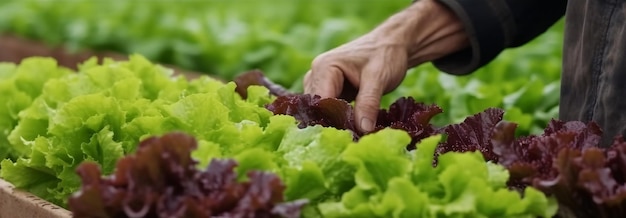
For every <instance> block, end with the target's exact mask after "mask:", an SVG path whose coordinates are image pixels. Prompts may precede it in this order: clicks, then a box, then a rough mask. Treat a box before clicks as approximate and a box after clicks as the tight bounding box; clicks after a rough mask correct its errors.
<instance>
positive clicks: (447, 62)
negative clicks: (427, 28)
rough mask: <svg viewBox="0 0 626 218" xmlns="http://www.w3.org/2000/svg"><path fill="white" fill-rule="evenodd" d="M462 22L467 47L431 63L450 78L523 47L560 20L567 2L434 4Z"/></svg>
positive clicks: (461, 0) (449, 0)
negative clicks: (503, 51)
mask: <svg viewBox="0 0 626 218" xmlns="http://www.w3.org/2000/svg"><path fill="white" fill-rule="evenodd" d="M437 1H439V2H440V3H443V4H444V5H446V6H448V7H449V8H450V9H451V10H452V11H454V13H456V14H457V16H458V17H459V18H460V20H461V22H463V26H464V27H465V30H466V32H467V34H468V36H469V41H470V47H468V48H466V49H464V50H461V51H459V52H456V53H453V54H450V55H447V56H445V57H443V58H440V59H437V60H435V61H433V63H434V65H435V66H436V67H437V68H439V69H440V70H442V71H444V72H446V73H450V74H459V75H461V74H468V73H471V72H473V71H475V70H476V69H478V68H480V67H482V66H483V65H485V64H487V63H489V62H490V61H491V60H493V59H494V58H495V57H496V56H497V55H498V54H499V53H500V52H501V51H502V50H504V49H505V48H510V47H516V46H520V45H523V44H524V43H526V42H528V41H530V40H531V39H533V38H535V37H536V36H538V35H540V34H542V33H543V32H545V31H546V30H547V29H548V28H549V27H550V26H552V25H553V24H554V23H555V22H556V21H558V20H559V19H560V18H561V17H563V15H564V13H565V8H566V5H567V0H437Z"/></svg>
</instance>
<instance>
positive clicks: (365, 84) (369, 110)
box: [354, 73, 383, 133]
mask: <svg viewBox="0 0 626 218" xmlns="http://www.w3.org/2000/svg"><path fill="white" fill-rule="evenodd" d="M364 75H368V74H366V73H364ZM382 94H383V88H382V87H381V84H380V81H378V79H376V78H375V77H370V78H365V77H362V78H361V84H360V85H359V93H358V94H357V97H356V102H355V112H354V113H355V119H356V120H355V121H356V123H357V126H358V128H359V131H361V132H362V133H367V132H371V131H373V130H374V127H375V125H376V119H377V118H378V111H379V110H380V98H381V96H382Z"/></svg>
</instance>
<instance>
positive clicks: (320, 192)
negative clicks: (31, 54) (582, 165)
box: [0, 56, 557, 217]
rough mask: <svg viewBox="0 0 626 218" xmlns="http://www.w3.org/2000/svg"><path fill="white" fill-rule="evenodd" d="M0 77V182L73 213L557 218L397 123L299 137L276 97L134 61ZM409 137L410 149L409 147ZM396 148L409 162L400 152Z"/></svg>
mask: <svg viewBox="0 0 626 218" xmlns="http://www.w3.org/2000/svg"><path fill="white" fill-rule="evenodd" d="M0 70H1V71H0V72H1V73H0V92H1V93H2V96H7V98H6V103H4V104H3V107H2V108H1V110H0V118H2V119H1V121H2V122H1V123H0V124H1V126H0V128H2V131H0V132H2V133H3V134H4V135H3V137H2V139H3V141H2V144H0V146H2V147H1V149H0V150H2V151H10V152H9V153H6V154H3V155H4V157H2V158H3V159H4V160H3V161H2V163H1V167H2V168H0V176H1V177H2V178H3V179H5V180H7V181H9V182H11V183H13V184H14V185H15V186H16V187H18V188H20V189H24V190H26V191H29V192H32V193H34V194H36V195H37V196H40V197H42V198H44V199H46V200H49V201H51V202H53V203H55V204H58V205H61V206H63V207H68V206H69V208H70V209H72V210H74V211H76V213H77V214H84V212H85V211H86V212H87V213H89V212H93V213H96V215H93V216H98V215H102V213H109V216H129V217H136V216H141V215H155V214H156V215H160V216H174V215H185V216H187V215H188V216H193V215H198V216H204V215H206V214H214V215H224V216H229V215H233V214H239V215H246V214H247V215H250V214H255V215H257V212H258V215H259V216H265V215H267V216H284V217H294V216H296V217H297V216H301V217H442V216H451V217H456V216H479V217H509V216H523V217H537V216H540V217H550V216H553V215H554V214H555V213H556V211H557V202H556V201H555V198H554V197H551V196H546V195H545V194H543V193H542V192H541V191H539V190H540V189H536V188H534V187H530V186H528V187H520V188H519V189H516V190H512V189H510V188H509V187H508V186H507V181H510V180H509V177H511V176H510V175H509V171H507V169H506V168H505V167H503V166H502V165H498V164H496V161H486V160H492V158H491V157H489V156H483V154H482V153H481V152H478V151H475V152H471V151H466V152H462V153H461V152H455V151H454V150H452V151H450V152H443V151H440V148H441V145H442V143H449V141H450V140H449V138H450V135H449V134H446V133H445V132H441V131H440V128H437V127H435V126H433V125H431V124H428V120H427V119H422V118H419V121H421V122H425V123H424V125H422V124H419V123H414V124H412V125H411V126H409V129H403V130H401V129H397V128H395V129H394V125H401V124H399V123H398V121H404V120H407V119H406V117H403V116H405V115H402V114H398V113H396V112H388V113H387V116H388V117H387V118H388V121H389V123H388V127H391V128H380V129H379V131H377V132H376V133H373V134H367V135H365V134H360V133H357V132H355V131H352V130H350V129H345V128H344V129H342V128H336V127H324V125H315V126H308V125H302V123H301V121H300V119H301V118H302V117H301V116H291V115H278V114H274V113H273V112H272V111H275V110H274V109H272V107H274V108H280V107H277V106H278V105H281V101H283V100H281V99H283V98H284V97H275V96H273V95H271V94H270V93H276V92H275V91H270V90H269V89H267V88H265V87H262V86H250V87H247V88H246V89H245V90H246V97H245V98H242V97H241V95H240V94H239V93H238V92H237V86H236V84H235V83H234V82H229V83H222V82H219V81H217V80H214V79H211V78H209V77H201V78H199V79H196V80H192V81H189V80H186V79H185V78H183V77H173V76H172V72H171V70H168V69H166V68H162V67H160V66H158V65H154V64H152V63H151V62H149V61H148V60H147V59H145V58H143V57H141V56H131V57H130V60H129V61H121V62H114V61H110V60H105V61H104V63H103V64H98V63H97V61H96V60H95V59H92V60H90V61H88V62H86V63H84V64H83V65H81V67H80V70H79V71H78V72H71V71H69V70H67V69H64V68H61V67H58V66H56V64H55V62H54V60H51V59H45V58H31V59H27V60H25V61H24V62H23V63H21V64H20V65H15V64H6V63H5V64H1V65H0ZM239 90H241V89H239ZM305 99H307V98H306V97H305ZM308 99H309V100H312V101H317V100H320V99H318V98H315V97H311V96H309V98H308ZM316 99H317V100H316ZM336 102H339V104H338V103H333V102H332V101H331V102H330V104H331V105H330V106H331V107H330V108H331V110H327V111H326V113H327V114H328V115H332V114H333V113H339V114H343V115H346V114H348V113H349V111H350V110H351V109H350V105H349V104H347V103H345V102H341V101H336ZM318 103H320V104H322V105H323V104H324V102H323V101H319V102H318ZM341 104H343V105H344V106H341ZM272 105H274V106H272ZM394 105H399V106H392V107H391V109H390V110H397V109H396V108H400V110H404V109H406V108H407V107H408V108H411V109H412V110H411V111H410V112H411V113H405V114H406V115H408V114H413V115H410V116H412V117H415V118H418V117H419V116H418V115H414V114H415V113H413V112H416V113H417V114H422V115H420V116H427V117H432V116H434V115H435V114H437V113H436V112H437V111H438V109H437V107H436V106H430V107H425V108H427V109H428V110H429V111H430V112H424V111H423V109H424V107H421V106H420V105H423V104H419V103H415V102H414V101H412V100H411V99H408V98H403V99H400V100H399V101H398V102H397V104H394ZM336 106H338V107H336ZM266 107H267V108H266ZM296 108H302V109H304V110H306V109H307V107H296ZM287 111H290V110H287ZM307 111H308V110H307ZM407 112H409V111H407ZM381 113H383V114H384V113H385V112H381ZM319 116H320V115H319V114H318V115H314V116H312V118H315V117H319ZM347 117H350V116H347ZM333 119H339V120H343V121H344V122H347V124H348V125H350V124H349V118H346V117H344V118H341V116H331V117H330V118H323V117H322V119H321V120H322V121H319V122H318V124H323V121H324V120H326V121H328V122H330V120H332V121H333V122H334V121H335V120H333ZM409 120H410V119H409ZM326 121H324V122H326ZM469 122H472V121H469ZM385 125H387V124H385ZM457 125H460V126H463V125H467V124H463V123H461V124H457ZM450 126H456V125H450ZM410 128H413V129H410ZM420 128H424V129H420ZM429 128H430V129H429ZM450 128H454V127H450ZM424 130H427V131H426V132H425V131H424ZM171 132H182V133H180V134H172V133H171ZM420 132H422V133H424V134H421V133H420ZM416 134H417V135H421V136H423V138H422V139H420V140H419V141H416V140H415V139H414V137H413V136H414V135H416ZM155 135H162V137H160V138H154V137H153V136H155ZM186 135H188V136H186ZM444 135H448V136H447V138H448V140H445V139H444V138H443V137H442V136H444ZM140 144H141V145H140ZM410 144H415V146H414V147H416V148H417V149H407V145H410ZM138 145H139V146H138ZM194 147H197V149H195V150H193V151H190V150H192V149H193V148H194ZM459 151H464V150H459ZM223 159H232V161H220V160H223ZM172 162H176V163H177V164H172ZM434 162H436V165H433V163H434ZM77 172H78V174H77ZM124 172H126V173H124ZM129 172H135V173H129ZM140 172H141V173H140ZM100 174H102V175H105V176H110V177H107V178H102V177H100V176H98V175H100ZM134 174H137V175H134ZM218 174H219V175H218ZM133 175H134V176H133ZM272 175H276V176H277V177H274V176H272ZM81 176H82V180H81ZM81 181H82V182H81ZM81 184H82V185H81ZM269 190H272V191H271V192H268V191H269ZM199 193H203V194H205V195H200V194H199ZM225 194H229V195H228V196H225ZM207 196H209V197H207ZM211 196H213V197H211ZM214 197H215V198H214ZM81 199H87V200H81ZM98 199H100V201H99V200H98ZM103 199H104V200H103ZM216 199H222V200H223V201H222V200H216ZM496 199H497V200H496ZM72 202H81V204H73V203H72ZM87 202H88V203H87ZM99 202H100V203H99ZM219 203H223V204H225V205H221V206H220V205H219ZM72 205H74V206H72ZM199 207H201V208H199ZM80 211H82V212H80ZM85 216H92V215H85Z"/></svg>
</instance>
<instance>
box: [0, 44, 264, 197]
mask: <svg viewBox="0 0 626 218" xmlns="http://www.w3.org/2000/svg"><path fill="white" fill-rule="evenodd" d="M42 64H46V65H42ZM4 66H7V65H4ZM8 66H10V65H8ZM29 67H30V68H29ZM9 68H11V67H9ZM13 68H15V69H16V70H14V71H13V72H14V73H11V74H12V75H13V76H12V77H14V78H24V77H26V78H28V77H27V75H31V77H32V78H39V79H40V80H43V81H38V80H34V82H32V83H31V84H30V85H31V86H30V90H29V86H26V85H28V83H24V84H26V85H23V83H20V80H17V79H15V82H13V81H14V80H6V81H5V80H2V84H4V83H5V82H8V84H13V86H23V87H24V88H23V89H24V90H26V91H29V92H26V93H40V94H39V95H37V94H33V95H30V96H32V97H30V96H29V95H27V94H24V93H23V92H19V90H22V89H11V90H14V91H12V93H9V95H3V97H6V98H7V99H11V100H13V101H15V100H19V99H25V100H24V103H22V104H17V103H12V102H13V101H8V102H6V103H5V102H3V104H6V105H5V107H7V108H8V109H10V110H7V111H8V112H7V113H6V114H8V115H9V116H8V117H10V118H11V119H9V121H10V122H7V125H5V124H4V122H3V125H2V128H3V130H4V132H5V133H7V132H8V134H7V137H3V138H2V141H0V142H3V144H2V147H3V148H8V149H3V151H9V152H10V153H9V154H7V155H5V156H8V157H15V158H11V159H5V160H3V161H2V163H1V171H0V176H1V177H2V178H4V179H5V180H7V181H9V182H11V183H13V184H14V185H15V186H17V187H19V188H22V189H25V190H27V191H30V192H32V193H34V194H36V195H38V196H40V197H43V198H44V199H47V200H50V201H51V202H53V203H56V204H59V205H65V202H66V199H67V197H68V196H69V195H70V194H71V193H73V192H74V191H76V190H77V188H78V187H79V186H80V180H79V178H78V176H77V175H76V173H75V169H76V166H78V164H80V163H81V162H83V161H86V160H89V161H94V162H97V163H99V164H100V165H101V167H102V169H103V173H105V174H110V173H111V172H112V170H113V169H114V166H115V162H116V161H117V160H118V159H119V158H120V157H122V156H124V155H125V154H128V153H131V152H134V150H135V148H136V146H137V144H138V142H139V141H140V140H141V139H143V138H145V137H148V136H151V135H155V134H163V133H166V132H169V131H174V130H179V131H185V132H189V133H190V134H193V135H197V136H202V137H201V138H202V139H207V140H208V139H211V140H212V141H215V142H218V143H220V142H223V141H230V142H232V139H233V138H235V137H233V136H231V135H229V133H230V132H231V131H233V129H236V128H237V127H236V126H235V125H234V124H235V123H243V124H241V125H245V123H246V122H249V123H254V124H255V125H261V126H263V125H265V124H266V123H267V122H268V120H269V117H270V116H271V112H269V111H267V110H265V109H264V108H262V107H260V106H259V105H262V104H264V103H266V102H268V101H269V94H268V92H267V91H266V90H263V89H258V90H257V92H254V91H251V93H255V94H256V95H254V94H252V95H251V96H250V98H249V99H248V100H247V101H244V100H241V98H240V97H239V96H238V95H237V94H236V92H235V91H234V90H235V84H234V83H227V84H225V83H222V82H219V81H217V80H214V79H211V78H209V77H202V78H200V79H197V80H194V81H187V80H186V79H185V78H183V77H172V71H171V70H168V69H166V68H162V67H160V66H158V65H154V64H152V63H150V62H149V61H147V60H146V59H145V58H143V57H141V56H131V57H130V61H126V62H113V61H105V63H104V64H102V65H98V64H97V61H96V60H95V59H92V60H90V61H88V62H86V63H85V64H83V65H82V66H81V67H80V70H79V72H78V73H64V74H63V75H60V76H56V75H57V74H60V72H66V71H65V70H63V69H62V68H58V67H57V66H56V65H55V63H54V61H53V60H50V59H29V60H27V61H25V62H24V64H22V65H20V66H17V67H13ZM42 69H47V70H42ZM28 70H30V71H32V73H30V74H28V73H24V72H23V71H28ZM35 74H40V75H35ZM46 78H50V79H47V80H46ZM22 80H23V79H22ZM36 82H38V83H36ZM2 87H4V86H2ZM31 98H32V100H31ZM3 112H4V111H3ZM3 116H4V113H3ZM231 124H233V125H231ZM11 127H12V128H11ZM244 139H245V138H244ZM244 139H241V140H242V141H243V140H244ZM3 159H4V158H3Z"/></svg>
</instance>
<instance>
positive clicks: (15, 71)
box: [0, 58, 70, 160]
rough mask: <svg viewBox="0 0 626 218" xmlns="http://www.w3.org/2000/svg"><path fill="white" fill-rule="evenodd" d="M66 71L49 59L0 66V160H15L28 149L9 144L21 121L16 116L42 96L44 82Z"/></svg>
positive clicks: (31, 59) (65, 73) (36, 59)
mask: <svg viewBox="0 0 626 218" xmlns="http://www.w3.org/2000/svg"><path fill="white" fill-rule="evenodd" d="M69 72H70V71H69V70H68V69H64V68H60V67H58V66H57V63H56V61H54V60H53V59H51V58H30V59H27V60H24V61H23V62H22V63H21V64H20V65H15V64H11V63H0V96H2V104H1V105H0V160H2V159H5V158H10V159H12V160H16V159H17V158H18V157H21V156H23V155H24V154H26V153H28V149H27V147H24V146H21V147H13V146H10V144H9V141H8V137H9V134H10V132H11V130H12V129H13V128H15V126H16V125H17V123H18V122H20V118H19V116H18V113H19V112H20V111H22V110H24V109H26V108H27V107H29V106H30V105H31V104H32V102H33V99H35V98H36V97H37V96H39V95H40V94H41V91H42V87H43V84H44V83H45V82H47V81H48V80H50V79H53V78H58V77H61V76H64V75H67V74H69Z"/></svg>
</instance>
